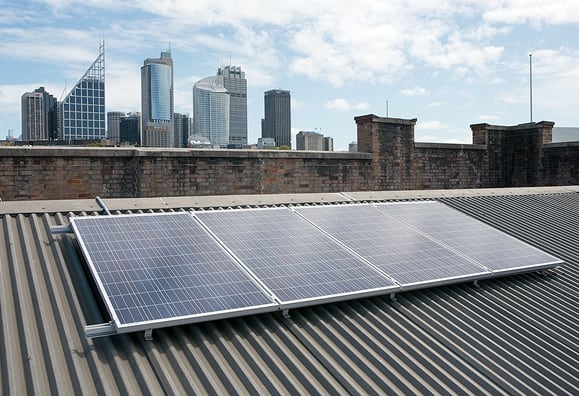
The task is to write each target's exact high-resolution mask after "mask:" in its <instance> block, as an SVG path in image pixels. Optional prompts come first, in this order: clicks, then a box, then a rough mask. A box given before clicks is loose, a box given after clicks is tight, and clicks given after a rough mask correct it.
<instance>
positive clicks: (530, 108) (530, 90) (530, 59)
mask: <svg viewBox="0 0 579 396" xmlns="http://www.w3.org/2000/svg"><path fill="white" fill-rule="evenodd" d="M529 106H530V107H529V110H530V113H531V122H533V54H529Z"/></svg>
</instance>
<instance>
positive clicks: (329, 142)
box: [323, 136, 334, 151]
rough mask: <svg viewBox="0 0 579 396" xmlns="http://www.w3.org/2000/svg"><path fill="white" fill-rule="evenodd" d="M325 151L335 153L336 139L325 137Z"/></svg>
mask: <svg viewBox="0 0 579 396" xmlns="http://www.w3.org/2000/svg"><path fill="white" fill-rule="evenodd" d="M323 150H324V151H334V138H332V137H330V136H324V149H323Z"/></svg>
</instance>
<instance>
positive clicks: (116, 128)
mask: <svg viewBox="0 0 579 396" xmlns="http://www.w3.org/2000/svg"><path fill="white" fill-rule="evenodd" d="M124 117H125V113H123V112H122V111H109V112H108V113H107V139H109V140H110V141H112V142H113V143H116V144H118V143H120V136H121V134H120V125H121V118H124Z"/></svg>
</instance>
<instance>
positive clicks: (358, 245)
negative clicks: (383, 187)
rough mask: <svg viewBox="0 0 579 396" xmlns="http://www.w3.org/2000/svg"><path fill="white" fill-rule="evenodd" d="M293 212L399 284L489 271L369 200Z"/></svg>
mask: <svg viewBox="0 0 579 396" xmlns="http://www.w3.org/2000/svg"><path fill="white" fill-rule="evenodd" d="M296 212H298V213H299V214H300V215H302V216H304V217H305V218H306V219H308V220H309V221H311V222H312V223H314V224H316V225H317V226H318V227H319V228H321V229H322V230H324V231H325V232H327V233H328V234H330V235H331V236H333V237H334V238H336V239H337V240H338V241H340V242H341V243H343V244H344V245H346V246H347V247H348V248H350V249H352V250H353V251H354V252H356V253H357V254H359V255H360V256H361V257H363V258H364V259H366V260H368V261H369V262H371V263H372V264H374V265H375V266H376V267H378V268H379V269H380V270H382V271H384V272H386V273H387V274H389V275H390V276H391V277H392V278H394V279H395V280H396V281H397V282H399V283H400V284H401V285H402V287H403V288H406V289H408V288H411V287H413V286H418V285H421V286H422V287H424V285H425V284H429V283H440V282H445V281H449V280H454V281H458V280H466V279H471V278H473V277H476V278H477V279H480V278H482V277H485V276H490V273H489V272H488V271H486V270H484V269H483V268H482V267H481V266H479V265H477V264H475V263H473V262H472V261H471V260H469V259H468V258H465V257H464V256H461V255H459V254H457V253H456V252H453V251H452V250H450V249H447V248H446V247H444V246H442V245H441V244H439V243H437V242H435V241H432V240H431V239H429V238H428V237H426V236H424V235H422V234H421V233H419V232H417V231H416V230H414V229H412V228H411V227H409V226H408V225H406V224H404V223H402V222H400V221H398V220H396V219H394V218H392V217H390V216H387V215H385V214H384V213H383V212H381V211H379V210H377V209H376V208H375V207H374V206H372V205H339V206H318V207H304V208H297V209H296Z"/></svg>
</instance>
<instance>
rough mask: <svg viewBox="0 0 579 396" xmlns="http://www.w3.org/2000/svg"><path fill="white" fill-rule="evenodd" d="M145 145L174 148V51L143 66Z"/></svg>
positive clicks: (142, 103) (162, 53)
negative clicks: (172, 55)
mask: <svg viewBox="0 0 579 396" xmlns="http://www.w3.org/2000/svg"><path fill="white" fill-rule="evenodd" d="M141 106H142V110H143V112H142V117H143V118H142V122H143V142H142V143H143V145H144V146H148V147H173V144H174V118H173V108H174V99H173V58H171V50H170V49H169V50H167V51H164V52H161V57H160V58H147V59H145V62H144V64H143V66H142V67H141Z"/></svg>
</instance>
